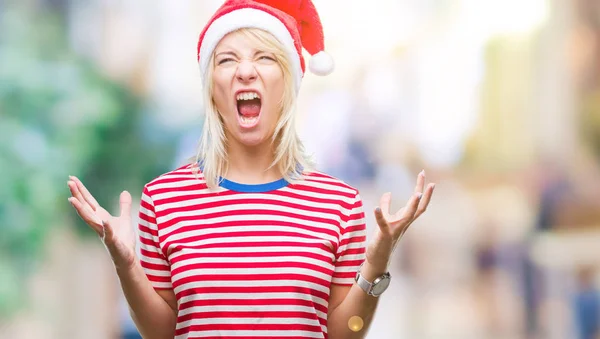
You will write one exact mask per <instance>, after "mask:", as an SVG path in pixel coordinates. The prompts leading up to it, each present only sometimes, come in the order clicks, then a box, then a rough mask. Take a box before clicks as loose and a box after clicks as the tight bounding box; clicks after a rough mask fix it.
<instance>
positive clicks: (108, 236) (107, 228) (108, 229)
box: [101, 220, 114, 244]
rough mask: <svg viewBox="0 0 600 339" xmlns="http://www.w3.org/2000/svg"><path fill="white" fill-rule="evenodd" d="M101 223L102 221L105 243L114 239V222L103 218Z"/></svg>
mask: <svg viewBox="0 0 600 339" xmlns="http://www.w3.org/2000/svg"><path fill="white" fill-rule="evenodd" d="M101 223H102V224H101V226H102V241H104V243H105V244H106V241H107V240H108V241H109V242H110V241H111V240H112V238H113V236H114V229H113V226H112V224H111V223H110V221H108V220H102V221H101Z"/></svg>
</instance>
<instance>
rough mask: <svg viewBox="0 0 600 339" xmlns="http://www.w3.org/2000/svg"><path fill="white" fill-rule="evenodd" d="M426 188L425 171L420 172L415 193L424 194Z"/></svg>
mask: <svg viewBox="0 0 600 339" xmlns="http://www.w3.org/2000/svg"><path fill="white" fill-rule="evenodd" d="M424 188H425V170H422V171H421V172H419V175H417V185H416V186H415V193H419V192H420V193H423V189H424Z"/></svg>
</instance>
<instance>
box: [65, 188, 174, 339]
mask: <svg viewBox="0 0 600 339" xmlns="http://www.w3.org/2000/svg"><path fill="white" fill-rule="evenodd" d="M68 186H69V189H70V190H71V194H72V197H71V198H69V202H70V203H71V205H73V207H74V208H75V210H76V211H77V213H78V214H79V216H80V217H81V218H82V219H83V220H84V221H85V222H86V223H87V224H88V225H89V226H90V228H92V229H93V230H94V231H95V232H96V233H97V234H98V236H99V237H100V239H101V240H102V242H103V243H104V245H105V247H106V249H107V250H108V253H109V254H110V256H111V259H112V261H113V263H114V266H115V268H116V271H117V275H118V277H119V281H120V283H121V287H122V289H123V293H124V294H125V298H126V299H127V303H128V304H129V307H130V312H131V315H132V317H133V320H134V322H135V324H136V326H137V328H138V330H139V331H140V333H141V334H142V335H143V337H144V338H145V339H155V338H156V339H163V338H169V339H172V338H173V337H174V331H175V326H176V319H177V316H176V299H175V295H174V294H173V291H172V289H171V285H170V279H169V278H170V270H169V266H168V264H167V263H166V260H165V259H164V258H163V257H161V256H160V251H159V250H158V245H157V239H158V232H157V227H156V220H155V216H154V206H153V202H152V200H151V199H150V197H149V195H148V191H147V189H146V188H144V194H143V195H142V204H141V207H140V224H139V226H140V241H141V248H142V260H138V259H137V257H136V255H135V233H134V232H133V228H132V222H131V195H130V194H129V193H128V192H123V193H121V196H120V205H121V213H120V215H118V216H112V215H111V214H110V213H108V212H107V211H106V210H105V209H104V208H102V207H101V206H100V205H99V204H98V202H97V201H96V199H94V197H93V196H92V195H91V194H90V192H89V191H88V190H87V188H86V187H85V186H84V185H83V183H82V182H81V181H80V180H79V179H78V178H76V177H70V178H69V181H68ZM143 267H149V268H151V269H148V272H149V273H148V274H146V272H144V269H143ZM151 280H152V281H153V282H151ZM153 285H155V286H153ZM154 287H157V288H161V290H160V291H158V292H157V291H155V289H154Z"/></svg>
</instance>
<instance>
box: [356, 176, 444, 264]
mask: <svg viewBox="0 0 600 339" xmlns="http://www.w3.org/2000/svg"><path fill="white" fill-rule="evenodd" d="M434 188H435V184H429V185H427V188H426V189H425V171H421V173H419V175H418V176H417V185H416V186H415V190H414V194H413V195H412V197H411V198H410V199H409V200H408V202H407V203H406V205H405V206H404V207H402V208H401V209H400V210H399V211H397V212H396V213H393V214H390V202H391V199H392V195H391V193H384V194H383V195H382V196H381V199H380V201H379V207H377V208H376V209H375V219H376V220H377V225H378V226H379V227H378V228H377V230H376V231H375V235H374V236H373V239H372V241H371V242H370V243H369V245H368V246H367V253H366V256H367V258H366V259H367V261H368V262H369V263H370V264H371V265H373V266H375V267H378V268H381V269H382V270H383V269H385V268H387V265H388V262H389V260H390V258H391V255H392V252H393V251H394V249H395V247H396V245H397V244H398V241H399V240H400V238H402V235H404V233H405V232H406V230H408V227H409V226H410V225H411V224H412V223H413V221H415V220H416V219H417V218H418V217H419V216H421V214H423V212H425V210H426V209H427V206H428V205H429V202H430V201H431V196H432V194H433V190H434Z"/></svg>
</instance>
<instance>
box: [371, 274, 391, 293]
mask: <svg viewBox="0 0 600 339" xmlns="http://www.w3.org/2000/svg"><path fill="white" fill-rule="evenodd" d="M391 281H392V280H391V279H390V278H389V277H383V278H382V279H381V280H379V281H375V282H374V284H373V288H372V290H371V293H373V295H380V294H382V293H383V292H385V290H386V289H387V288H388V286H389V285H390V282H391Z"/></svg>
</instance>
